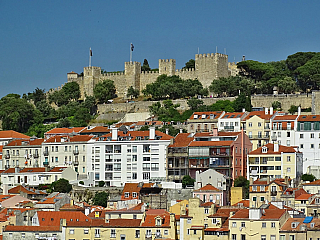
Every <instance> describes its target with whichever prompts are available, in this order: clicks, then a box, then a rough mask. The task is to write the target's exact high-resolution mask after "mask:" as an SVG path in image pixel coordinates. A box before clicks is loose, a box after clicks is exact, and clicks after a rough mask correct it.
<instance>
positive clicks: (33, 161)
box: [0, 139, 44, 169]
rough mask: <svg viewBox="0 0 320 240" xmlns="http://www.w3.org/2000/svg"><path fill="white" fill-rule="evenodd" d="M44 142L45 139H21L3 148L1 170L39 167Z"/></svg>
mask: <svg viewBox="0 0 320 240" xmlns="http://www.w3.org/2000/svg"><path fill="white" fill-rule="evenodd" d="M43 141H44V140H43V139H32V140H30V139H23V140H22V139H19V140H13V141H11V142H10V143H8V144H7V145H5V146H3V150H2V151H3V157H2V160H0V165H1V166H0V167H1V169H8V168H10V167H12V168H14V167H39V166H40V157H41V144H42V142H43Z"/></svg>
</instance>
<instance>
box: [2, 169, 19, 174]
mask: <svg viewBox="0 0 320 240" xmlns="http://www.w3.org/2000/svg"><path fill="white" fill-rule="evenodd" d="M15 172H16V170H15V168H8V169H7V170H5V171H4V172H2V174H3V173H15Z"/></svg>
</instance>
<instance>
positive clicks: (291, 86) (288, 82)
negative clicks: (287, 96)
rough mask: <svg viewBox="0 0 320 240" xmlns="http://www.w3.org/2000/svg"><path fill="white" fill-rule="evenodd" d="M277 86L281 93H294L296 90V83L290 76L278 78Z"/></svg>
mask: <svg viewBox="0 0 320 240" xmlns="http://www.w3.org/2000/svg"><path fill="white" fill-rule="evenodd" d="M278 88H279V91H280V92H283V93H294V92H295V91H296V90H297V83H296V81H295V80H293V79H292V78H291V77H284V78H283V79H280V80H279V82H278Z"/></svg>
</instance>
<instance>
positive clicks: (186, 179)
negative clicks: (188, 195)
mask: <svg viewBox="0 0 320 240" xmlns="http://www.w3.org/2000/svg"><path fill="white" fill-rule="evenodd" d="M195 181H196V180H194V179H193V178H192V177H190V176H189V175H185V176H184V177H183V178H182V187H183V188H185V187H186V186H191V185H192V186H193V184H194V182H195Z"/></svg>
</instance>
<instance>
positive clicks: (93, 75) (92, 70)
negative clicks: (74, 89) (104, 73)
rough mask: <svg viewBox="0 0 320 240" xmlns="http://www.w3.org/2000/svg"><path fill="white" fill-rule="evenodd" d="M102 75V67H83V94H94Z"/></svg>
mask: <svg viewBox="0 0 320 240" xmlns="http://www.w3.org/2000/svg"><path fill="white" fill-rule="evenodd" d="M100 77H101V67H84V68H83V91H81V96H82V97H84V96H85V95H88V96H93V89H94V87H95V85H96V84H97V83H98V82H99V80H100Z"/></svg>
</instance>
